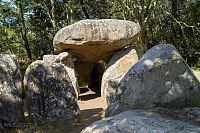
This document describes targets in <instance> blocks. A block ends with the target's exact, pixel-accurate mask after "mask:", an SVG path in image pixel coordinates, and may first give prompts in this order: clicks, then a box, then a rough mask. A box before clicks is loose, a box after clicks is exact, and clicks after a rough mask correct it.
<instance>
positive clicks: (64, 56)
mask: <svg viewBox="0 0 200 133" xmlns="http://www.w3.org/2000/svg"><path fill="white" fill-rule="evenodd" d="M43 60H44V61H46V62H56V63H60V64H63V65H64V66H65V69H66V71H67V73H68V75H69V78H70V80H71V81H72V85H73V87H74V89H75V92H76V95H77V98H78V96H79V94H80V89H79V85H78V79H77V73H76V70H75V66H74V62H75V60H76V59H75V58H74V57H72V56H71V54H69V53H67V52H63V53H60V54H59V55H44V56H43Z"/></svg>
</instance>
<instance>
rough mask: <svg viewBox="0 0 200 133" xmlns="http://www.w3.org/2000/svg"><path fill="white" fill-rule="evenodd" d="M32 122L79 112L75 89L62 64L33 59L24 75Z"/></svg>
mask: <svg viewBox="0 0 200 133" xmlns="http://www.w3.org/2000/svg"><path fill="white" fill-rule="evenodd" d="M24 85H25V88H26V101H27V110H28V114H29V117H30V120H31V122H33V123H38V124H41V123H43V122H45V121H46V120H50V121H54V120H57V119H63V120H68V119H71V118H73V117H74V116H76V115H78V114H79V112H80V111H79V107H78V105H77V99H76V93H75V90H74V88H73V86H72V84H71V81H70V78H69V76H68V73H67V71H66V69H65V67H64V65H62V64H59V63H53V62H45V61H40V60H38V61H35V62H33V63H32V64H31V65H30V66H29V67H28V69H27V70H26V74H25V77H24Z"/></svg>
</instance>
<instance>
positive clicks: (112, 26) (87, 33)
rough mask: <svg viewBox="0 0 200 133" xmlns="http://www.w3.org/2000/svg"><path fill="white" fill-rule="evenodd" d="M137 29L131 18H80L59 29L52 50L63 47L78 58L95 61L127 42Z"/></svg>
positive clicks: (61, 49)
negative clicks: (126, 19)
mask: <svg viewBox="0 0 200 133" xmlns="http://www.w3.org/2000/svg"><path fill="white" fill-rule="evenodd" d="M140 30H141V29H140V26H139V24H137V23H134V22H131V21H125V20H116V19H101V20H89V19H87V20H81V21H79V22H77V23H74V24H72V25H70V26H67V27H64V28H62V29H61V30H59V31H58V32H57V33H56V35H55V37H54V40H53V45H54V48H55V51H56V52H63V51H67V52H70V53H71V54H72V55H73V56H74V57H77V58H78V59H79V60H80V61H81V62H88V63H95V62H97V61H99V60H101V59H103V58H104V57H106V56H108V55H110V54H112V53H113V52H114V51H116V50H118V49H121V48H123V47H124V46H126V45H128V44H130V43H131V42H132V41H133V39H134V37H135V36H136V35H138V34H139V32H140Z"/></svg>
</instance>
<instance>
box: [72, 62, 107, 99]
mask: <svg viewBox="0 0 200 133" xmlns="http://www.w3.org/2000/svg"><path fill="white" fill-rule="evenodd" d="M75 70H76V73H77V77H78V85H79V88H80V95H79V99H80V100H89V99H94V98H97V97H100V96H101V80H102V76H103V73H104V71H105V66H104V64H103V63H100V62H97V63H82V62H75Z"/></svg>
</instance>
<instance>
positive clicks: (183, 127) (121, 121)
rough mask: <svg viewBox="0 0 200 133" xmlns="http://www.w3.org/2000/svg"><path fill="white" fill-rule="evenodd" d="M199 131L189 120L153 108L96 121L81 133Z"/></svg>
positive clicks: (181, 132)
mask: <svg viewBox="0 0 200 133" xmlns="http://www.w3.org/2000/svg"><path fill="white" fill-rule="evenodd" d="M191 132H193V133H198V132H200V127H199V126H197V125H195V124H192V123H190V122H189V121H181V120H177V119H173V118H171V117H170V118H168V117H166V116H165V117H164V116H162V115H160V114H158V113H156V112H154V111H153V110H130V111H127V112H123V113H120V114H118V115H115V116H112V117H109V118H106V119H103V120H100V121H97V122H94V123H93V124H91V125H90V126H88V127H86V128H85V129H84V130H83V131H82V132H81V133H191Z"/></svg>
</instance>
